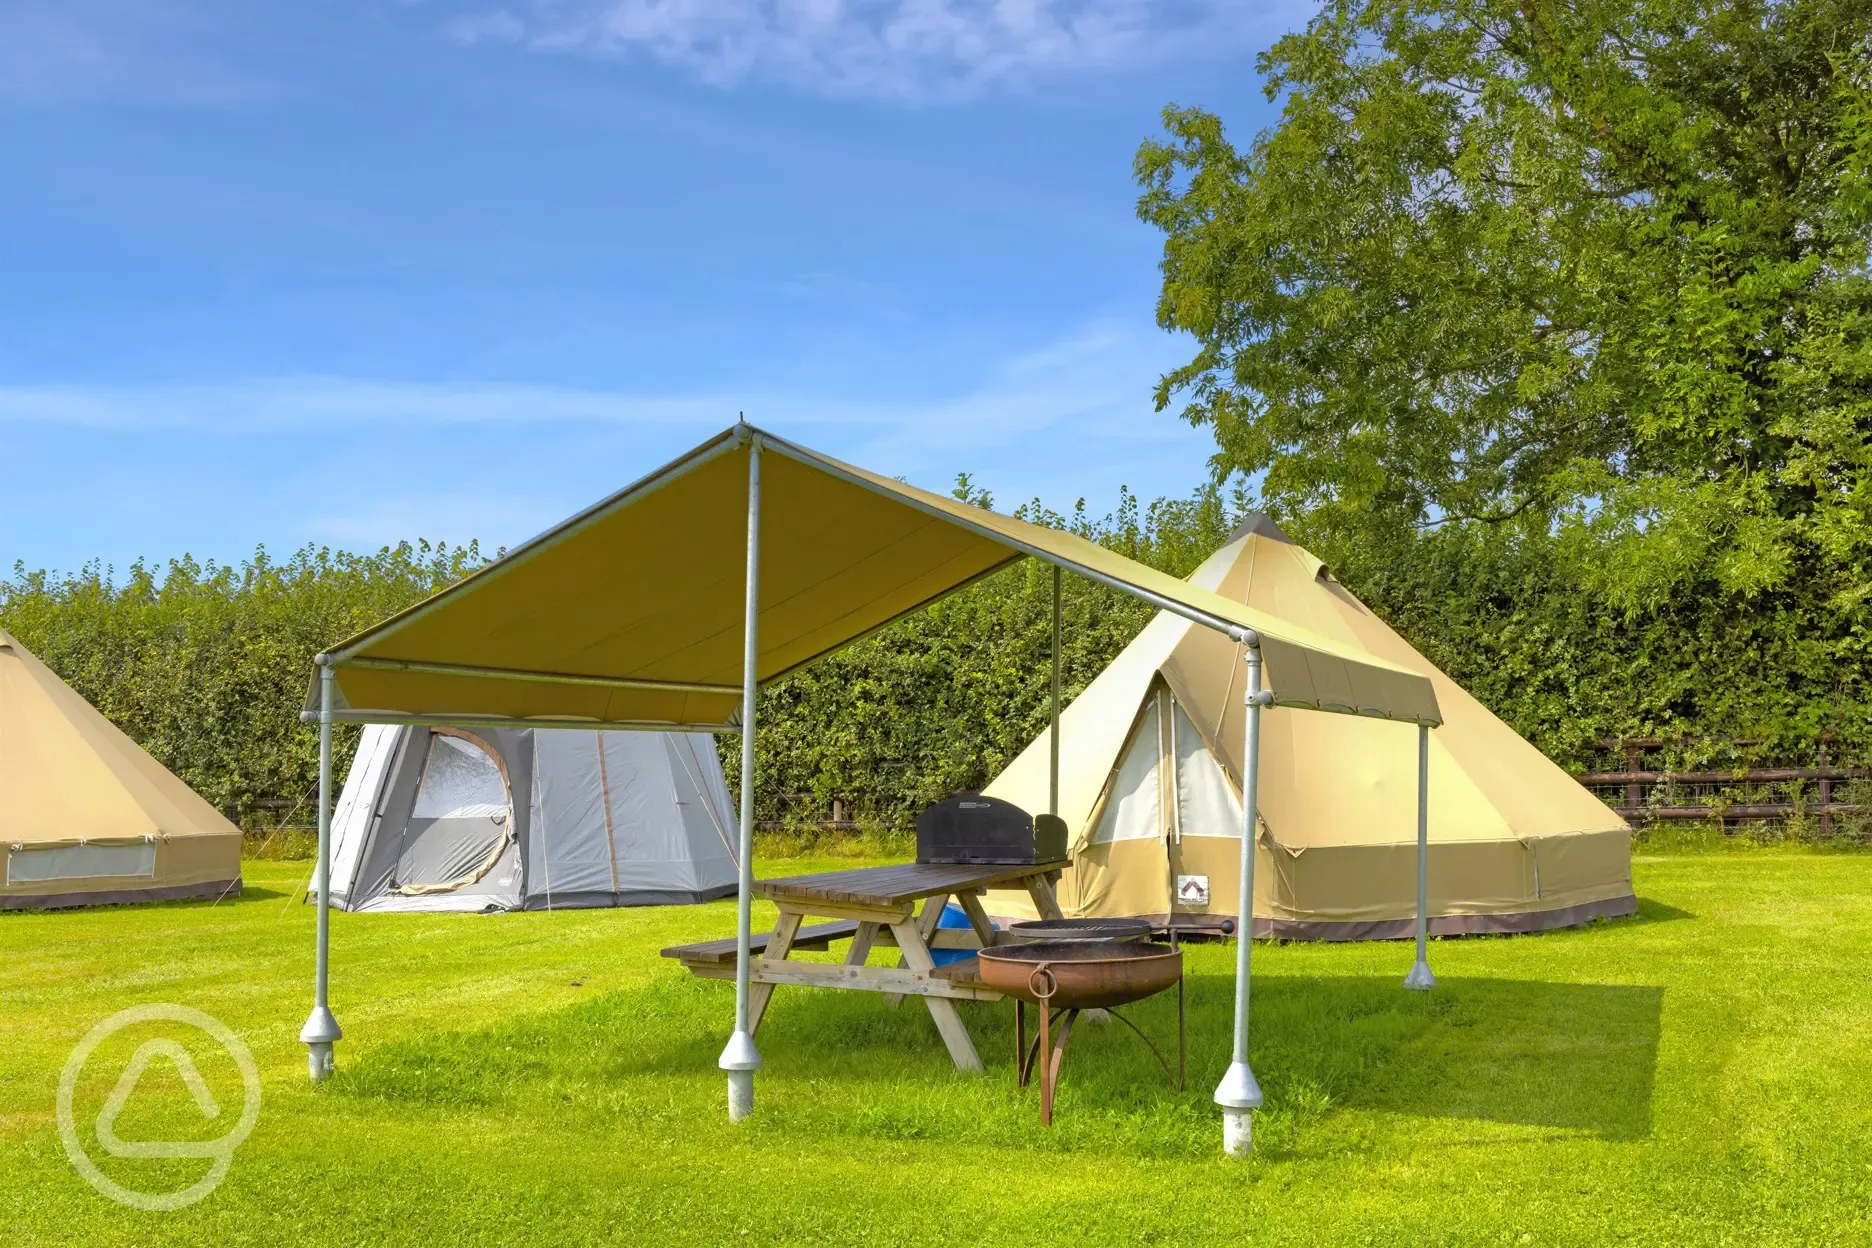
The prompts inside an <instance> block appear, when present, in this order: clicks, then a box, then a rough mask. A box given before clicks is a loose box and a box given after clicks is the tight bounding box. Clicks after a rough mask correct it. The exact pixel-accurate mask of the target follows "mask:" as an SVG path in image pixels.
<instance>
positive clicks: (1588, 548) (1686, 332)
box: [1136, 0, 1872, 627]
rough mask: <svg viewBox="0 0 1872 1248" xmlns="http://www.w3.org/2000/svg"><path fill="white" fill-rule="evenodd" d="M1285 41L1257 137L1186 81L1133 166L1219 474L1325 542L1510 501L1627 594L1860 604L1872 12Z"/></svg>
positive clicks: (1343, 27)
mask: <svg viewBox="0 0 1872 1248" xmlns="http://www.w3.org/2000/svg"><path fill="white" fill-rule="evenodd" d="M1260 67H1261V69H1262V71H1263V73H1264V74H1265V76H1266V80H1267V92H1268V95H1269V97H1270V99H1274V100H1279V101H1282V102H1283V108H1282V114H1281V118H1280V121H1279V123H1278V124H1277V125H1275V126H1273V127H1271V128H1270V129H1268V130H1266V131H1264V132H1262V133H1261V134H1259V135H1257V136H1256V137H1255V139H1254V141H1253V143H1252V144H1251V145H1250V146H1249V147H1248V148H1247V149H1246V150H1245V151H1238V150H1237V149H1236V148H1235V147H1234V146H1233V145H1232V144H1231V143H1230V141H1229V140H1228V139H1227V138H1226V137H1225V135H1224V132H1223V126H1222V123H1221V121H1220V120H1219V119H1218V118H1216V117H1215V116H1213V115H1211V114H1209V113H1206V112H1203V111H1200V110H1196V109H1178V108H1171V109H1169V110H1167V111H1166V113H1165V124H1166V127H1167V130H1168V134H1167V136H1166V137H1165V138H1164V140H1162V141H1155V142H1148V143H1146V144H1145V145H1144V146H1143V147H1142V149H1141V150H1140V151H1139V153H1138V157H1137V164H1136V173H1137V176H1138V179H1139V182H1140V184H1141V186H1142V188H1143V194H1142V197H1141V199H1140V203H1139V212H1140V214H1141V216H1142V217H1143V218H1144V219H1145V220H1146V221H1148V222H1150V223H1152V224H1154V225H1156V226H1157V227H1159V228H1160V229H1161V230H1162V231H1163V232H1164V234H1165V236H1166V242H1165V249H1164V258H1163V275H1164V281H1163V291H1162V297H1161V300H1160V302H1159V305H1158V317H1159V320H1160V322H1161V323H1162V324H1163V325H1164V326H1165V327H1166V328H1170V329H1177V330H1185V331H1188V332H1189V333H1191V334H1193V335H1194V336H1195V338H1196V339H1197V341H1198V343H1199V345H1200V349H1199V351H1198V352H1197V354H1196V355H1195V358H1194V359H1192V360H1191V361H1190V362H1189V363H1188V364H1187V365H1185V366H1184V367H1182V368H1180V369H1178V370H1176V371H1175V372H1173V373H1171V374H1169V375H1168V376H1166V377H1165V378H1163V379H1162V382H1161V384H1160V386H1159V389H1158V394H1157V398H1158V403H1159V405H1160V407H1163V406H1169V405H1170V404H1171V403H1173V402H1178V401H1180V402H1181V403H1182V404H1183V407H1182V414H1183V416H1184V418H1185V419H1187V420H1189V421H1191V422H1193V423H1195V424H1198V425H1206V426H1208V427H1210V428H1211V429H1212V430H1213V432H1214V434H1215V437H1216V442H1217V448H1218V449H1217V453H1216V457H1215V461H1214V466H1215V469H1216V471H1217V473H1218V474H1219V475H1224V474H1227V473H1230V472H1241V473H1244V474H1248V475H1250V476H1251V477H1258V487H1259V490H1260V492H1261V495H1262V497H1263V498H1264V499H1265V500H1266V501H1267V503H1268V504H1269V505H1270V506H1271V507H1272V508H1273V509H1275V510H1276V511H1278V512H1281V513H1284V514H1287V515H1290V516H1291V515H1296V514H1299V513H1310V522H1309V527H1310V528H1311V530H1312V532H1313V534H1314V535H1315V540H1316V541H1318V542H1319V543H1320V544H1322V545H1324V546H1326V547H1328V548H1329V549H1330V548H1331V547H1332V546H1333V545H1335V544H1336V543H1347V542H1351V541H1352V540H1354V539H1357V540H1359V541H1363V542H1366V543H1371V542H1378V543H1379V544H1384V543H1386V542H1388V541H1391V540H1393V539H1395V538H1396V537H1397V536H1398V535H1400V534H1407V533H1409V532H1412V531H1416V530H1419V529H1423V528H1429V527H1435V526H1448V525H1465V524H1467V525H1483V526H1489V527H1495V528H1504V529H1509V530H1513V531H1516V532H1519V533H1522V534H1525V535H1528V537H1529V540H1539V541H1547V540H1549V539H1551V540H1552V541H1553V542H1554V553H1555V554H1556V556H1559V557H1563V558H1564V561H1565V562H1566V564H1567V565H1568V567H1569V568H1570V569H1571V573H1570V575H1571V577H1572V578H1573V583H1576V584H1579V585H1581V586H1583V587H1585V588H1587V589H1589V590H1591V591H1592V592H1594V593H1595V594H1597V595H1598V596H1599V597H1600V598H1601V599H1602V600H1605V601H1609V602H1612V603H1615V604H1617V605H1619V606H1622V607H1624V608H1625V609H1626V610H1627V612H1636V611H1639V610H1641V609H1644V608H1647V607H1650V606H1656V605H1657V604H1659V603H1661V602H1663V601H1665V600H1666V599H1667V598H1668V596H1669V595H1670V593H1671V591H1672V590H1677V589H1681V588H1683V587H1685V586H1692V585H1702V586H1713V587H1714V588H1715V589H1716V590H1717V591H1719V592H1721V593H1724V594H1728V595H1733V596H1736V597H1739V598H1741V599H1750V598H1753V597H1755V596H1757V595H1761V594H1763V593H1767V592H1770V591H1775V590H1779V589H1785V588H1788V587H1790V586H1798V587H1799V589H1800V592H1801V594H1802V595H1803V598H1804V599H1805V600H1808V601H1810V602H1812V603H1813V604H1815V609H1819V610H1824V611H1827V612H1830V613H1832V614H1833V615H1834V617H1835V619H1836V620H1839V619H1842V618H1849V619H1851V620H1853V621H1855V623H1854V627H1857V623H1856V621H1857V620H1858V618H1859V616H1860V612H1859V611H1858V608H1859V607H1860V606H1861V605H1862V604H1863V603H1864V601H1865V598H1866V596H1867V595H1868V594H1872V441H1869V440H1868V439H1869V438H1872V335H1869V334H1868V329H1872V284H1869V282H1868V274H1867V260H1868V252H1869V249H1872V5H1868V4H1866V3H1865V0H1743V2H1741V3H1735V2H1722V3H1709V2H1699V0H1519V2H1516V3H1508V2H1505V0H1369V2H1363V0H1335V2H1333V3H1329V4H1327V5H1326V7H1325V8H1324V9H1323V10H1322V11H1321V12H1320V13H1319V14H1318V16H1317V17H1315V18H1314V20H1313V21H1312V22H1310V23H1309V24H1308V26H1307V27H1306V29H1305V30H1304V31H1302V32H1300V33H1297V34H1293V35H1290V36H1288V37H1286V38H1284V39H1282V40H1280V41H1279V42H1278V43H1276V44H1275V46H1274V47H1273V48H1272V49H1271V50H1270V51H1268V52H1267V53H1266V54H1264V56H1263V57H1262V59H1261V63H1260ZM1262 474H1264V475H1262ZM1335 535H1336V536H1335Z"/></svg>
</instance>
